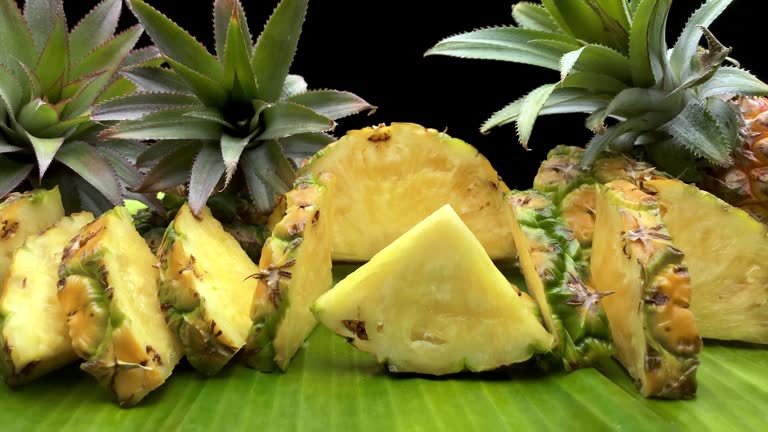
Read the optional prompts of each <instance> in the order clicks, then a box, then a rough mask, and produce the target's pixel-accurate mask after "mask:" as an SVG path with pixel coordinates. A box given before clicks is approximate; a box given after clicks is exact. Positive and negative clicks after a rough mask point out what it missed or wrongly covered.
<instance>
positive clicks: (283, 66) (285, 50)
mask: <svg viewBox="0 0 768 432" xmlns="http://www.w3.org/2000/svg"><path fill="white" fill-rule="evenodd" d="M307 3H308V0H283V1H281V2H280V4H278V6H277V8H276V9H275V11H274V12H273V13H272V16H271V17H270V18H269V21H267V25H266V26H265V27H264V31H263V32H262V33H261V35H260V36H259V39H258V40H257V41H256V46H255V47H254V49H253V58H252V60H251V65H252V67H253V72H254V73H255V74H256V81H257V82H258V85H259V99H261V100H264V101H266V102H275V101H277V100H278V98H279V97H280V94H281V93H282V91H283V83H285V78H286V77H287V76H288V70H289V69H290V67H291V64H292V63H293V57H294V56H295V55H296V48H297V47H298V44H299V36H300V35H301V27H302V24H304V17H305V16H306V14H307Z"/></svg>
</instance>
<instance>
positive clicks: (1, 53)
mask: <svg viewBox="0 0 768 432" xmlns="http://www.w3.org/2000/svg"><path fill="white" fill-rule="evenodd" d="M15 60H19V61H21V62H22V63H24V64H25V65H27V66H34V64H35V61H36V60H37V50H36V49H35V41H34V39H33V38H32V32H31V30H30V29H29V26H28V24H27V22H26V21H25V20H24V18H23V17H22V15H21V12H20V11H19V8H18V7H17V6H16V2H15V1H13V0H0V64H4V65H6V66H9V67H14V68H15V67H16V62H15Z"/></svg>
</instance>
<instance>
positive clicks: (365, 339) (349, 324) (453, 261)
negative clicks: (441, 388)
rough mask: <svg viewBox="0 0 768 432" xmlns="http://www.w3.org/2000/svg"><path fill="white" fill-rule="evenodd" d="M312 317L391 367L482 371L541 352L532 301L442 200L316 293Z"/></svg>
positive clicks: (547, 342) (544, 344)
mask: <svg viewBox="0 0 768 432" xmlns="http://www.w3.org/2000/svg"><path fill="white" fill-rule="evenodd" d="M312 310H313V312H314V313H315V316H316V317H317V319H318V321H320V322H321V323H322V324H323V325H325V326H326V327H328V328H329V329H331V330H332V331H334V332H335V333H337V334H338V335H340V336H343V337H345V338H348V339H349V341H350V342H351V343H352V344H353V345H354V346H355V347H357V348H359V349H361V350H363V351H366V352H369V353H372V354H374V355H375V356H376V358H377V359H378V361H379V362H381V363H384V362H386V363H387V364H388V366H389V370H390V371H392V372H416V373H423V374H432V375H443V374H450V373H455V372H460V371H462V370H470V371H486V370H491V369H495V368H498V367H500V366H503V365H509V364H513V363H519V362H523V361H525V360H528V359H529V358H531V357H532V356H533V355H534V354H536V353H541V352H548V351H549V350H550V349H551V348H552V343H553V337H552V335H550V334H549V333H547V331H546V330H545V329H544V327H543V326H542V325H541V323H540V322H539V318H538V314H537V307H536V305H535V303H534V302H533V300H532V299H531V298H530V297H528V296H527V295H526V294H525V293H523V292H521V291H520V290H518V289H517V288H515V287H514V286H512V285H511V284H510V283H509V282H508V281H507V279H506V278H505V277H504V275H502V274H501V272H500V271H499V270H498V269H497V268H496V266H495V265H494V264H493V262H492V261H491V259H490V258H489V257H488V254H487V253H486V252H485V251H484V250H483V246H482V245H481V244H480V242H479V241H478V240H477V238H476V237H475V236H474V235H473V234H472V231H470V230H469V228H467V226H466V225H465V224H464V223H463V222H462V220H461V218H459V216H458V215H457V214H456V212H454V211H453V209H452V208H451V207H450V206H447V205H446V206H444V207H442V208H441V209H439V210H438V211H436V212H435V213H434V214H432V215H431V216H429V217H427V218H426V219H425V220H424V221H422V222H420V223H419V224H417V225H416V226H415V227H414V228H413V229H411V230H410V231H408V232H407V233H406V234H404V235H403V236H401V237H400V238H398V239H397V240H395V241H394V242H393V243H392V244H390V245H389V246H387V247H386V248H384V250H382V251H381V252H379V253H378V254H376V256H374V257H373V259H371V261H369V262H368V263H366V264H365V265H363V266H362V267H360V268H358V269H357V270H356V271H355V272H353V273H352V274H350V275H349V276H347V277H346V278H345V279H344V280H342V281H341V282H339V283H338V284H337V285H336V286H335V287H334V288H333V289H332V290H330V291H328V292H327V293H325V294H323V295H322V296H321V297H320V298H319V299H318V300H317V301H316V302H315V303H314V305H313V306H312Z"/></svg>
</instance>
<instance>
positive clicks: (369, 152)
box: [300, 123, 515, 261]
mask: <svg viewBox="0 0 768 432" xmlns="http://www.w3.org/2000/svg"><path fill="white" fill-rule="evenodd" d="M323 172H330V173H333V174H334V175H335V176H336V184H337V190H338V192H337V193H336V195H335V198H334V200H333V206H334V214H335V215H336V223H335V224H334V227H333V258H334V260H341V261H367V260H369V259H370V258H371V257H372V256H373V255H375V254H376V253H377V252H379V251H380V250H382V249H383V248H384V247H386V246H387V245H388V244H390V243H391V242H392V241H394V240H395V239H397V238H398V237H400V236H401V235H402V234H404V233H405V232H406V231H408V230H409V229H411V228H412V227H413V226H415V225H416V224H417V223H419V222H420V221H421V220H423V219H424V218H426V217H427V216H429V215H430V214H432V213H433V212H434V211H436V210H437V209H439V208H440V207H442V206H443V205H445V204H450V205H451V206H452V207H453V208H454V209H455V210H456V212H457V213H458V214H459V216H460V217H461V219H462V220H463V221H464V223H465V224H467V226H468V227H469V228H470V230H472V232H473V233H474V234H475V235H476V236H477V237H478V239H479V240H480V242H481V243H482V244H483V246H484V248H485V250H486V252H488V254H489V255H490V256H491V258H494V259H502V258H514V256H515V249H514V241H513V239H512V234H511V232H510V229H509V225H508V223H507V222H506V221H505V218H504V217H503V216H502V215H503V212H504V206H505V205H506V204H505V202H504V199H503V196H502V194H503V193H504V192H508V191H509V189H508V188H507V186H506V185H505V184H504V183H503V182H502V181H501V180H500V178H499V176H498V174H497V173H496V171H495V170H494V169H493V168H492V167H491V164H490V163H489V162H488V160H487V159H485V158H484V157H483V156H482V155H481V154H480V153H479V152H478V151H477V149H475V148H474V147H472V146H471V145H469V144H467V143H465V142H463V141H461V140H458V139H454V138H451V137H449V136H448V135H446V134H444V133H440V132H438V131H436V130H434V129H426V128H424V127H422V126H419V125H415V124H409V123H393V124H392V125H390V126H379V127H370V128H365V129H362V130H356V131H351V132H349V133H347V135H346V136H345V137H344V138H342V139H341V140H339V141H338V142H336V143H334V144H331V145H329V146H328V147H326V148H325V149H323V150H321V151H320V152H318V154H316V155H315V156H314V157H313V158H312V159H310V160H309V161H308V162H307V164H306V165H305V166H304V167H303V168H302V169H301V170H300V174H315V175H319V174H321V173H323ZM361 202H365V205H360V203H361Z"/></svg>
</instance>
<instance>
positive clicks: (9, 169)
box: [0, 156, 35, 198]
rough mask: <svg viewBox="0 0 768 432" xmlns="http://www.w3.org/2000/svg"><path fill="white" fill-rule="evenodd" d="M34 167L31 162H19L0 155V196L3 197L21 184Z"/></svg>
mask: <svg viewBox="0 0 768 432" xmlns="http://www.w3.org/2000/svg"><path fill="white" fill-rule="evenodd" d="M34 168H35V166H34V165H33V164H20V163H18V162H14V161H12V160H10V159H8V158H7V157H5V156H0V198H4V197H5V196H6V195H7V194H8V193H9V192H12V191H13V190H14V189H16V187H17V186H18V185H19V184H21V182H23V181H24V180H25V179H26V178H27V177H28V176H29V174H30V173H31V172H32V170H33V169H34Z"/></svg>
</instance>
